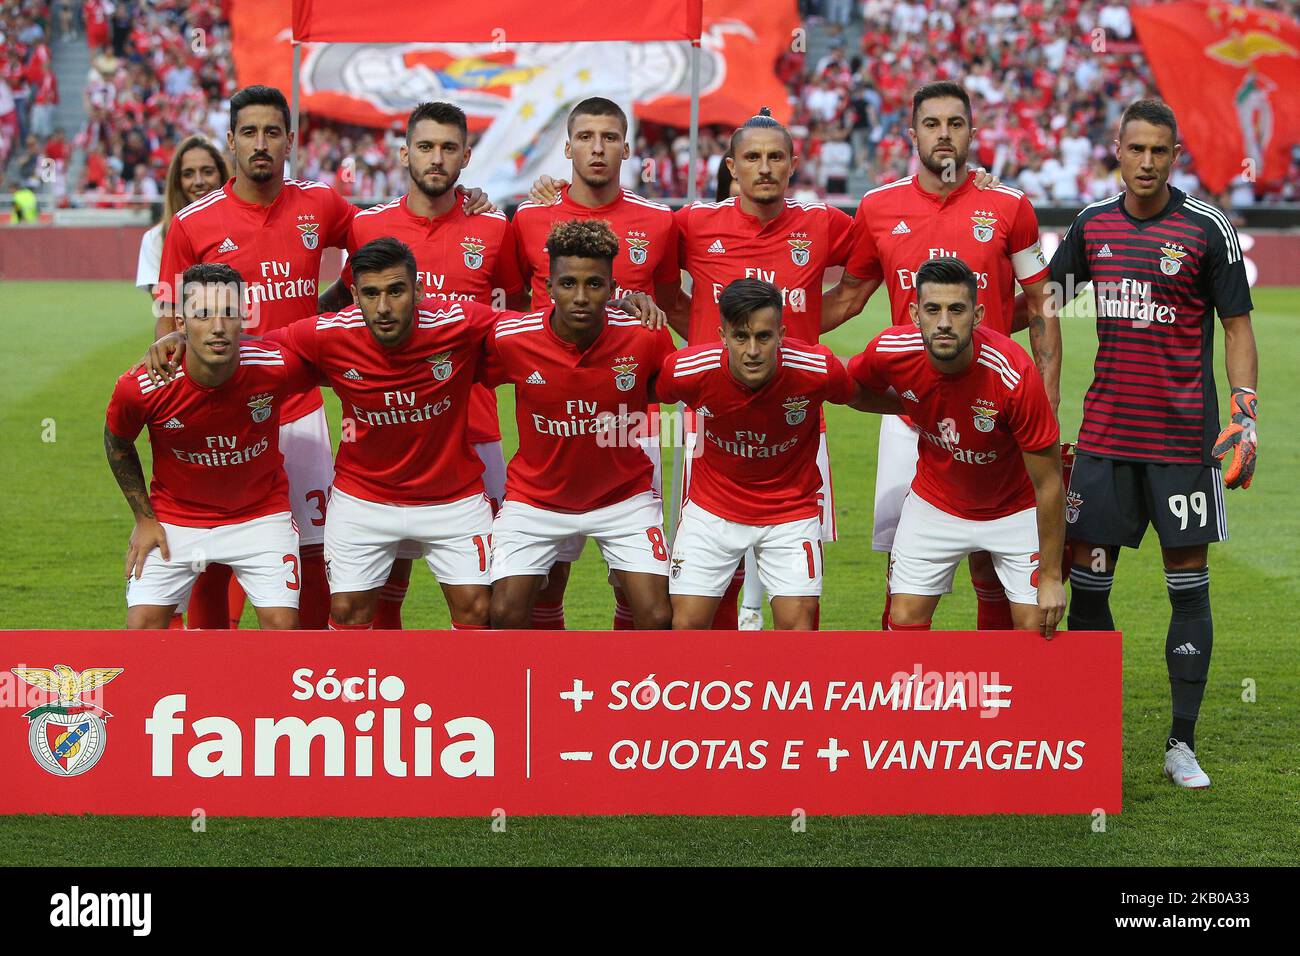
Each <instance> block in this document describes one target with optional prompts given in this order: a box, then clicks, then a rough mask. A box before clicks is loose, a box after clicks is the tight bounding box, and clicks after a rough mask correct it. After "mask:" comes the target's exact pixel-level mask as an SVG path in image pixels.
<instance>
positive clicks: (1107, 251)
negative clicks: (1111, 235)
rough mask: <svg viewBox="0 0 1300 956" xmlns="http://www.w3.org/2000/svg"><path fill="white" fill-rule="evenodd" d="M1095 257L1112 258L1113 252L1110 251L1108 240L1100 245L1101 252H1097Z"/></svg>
mask: <svg viewBox="0 0 1300 956" xmlns="http://www.w3.org/2000/svg"><path fill="white" fill-rule="evenodd" d="M1097 258H1098V259H1111V258H1114V253H1112V252H1111V251H1110V243H1109V242H1108V243H1106V244H1105V245H1104V246H1102V247H1101V252H1099V253H1097Z"/></svg>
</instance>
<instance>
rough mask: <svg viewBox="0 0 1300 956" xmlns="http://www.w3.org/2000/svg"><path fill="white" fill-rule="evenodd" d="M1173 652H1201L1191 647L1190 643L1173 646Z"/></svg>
mask: <svg viewBox="0 0 1300 956" xmlns="http://www.w3.org/2000/svg"><path fill="white" fill-rule="evenodd" d="M1174 653H1175V654H1189V655H1190V654H1200V653H1201V652H1200V651H1199V650H1197V649H1196V648H1195V647H1193V646H1192V645H1191V644H1179V645H1178V646H1177V647H1175V648H1174Z"/></svg>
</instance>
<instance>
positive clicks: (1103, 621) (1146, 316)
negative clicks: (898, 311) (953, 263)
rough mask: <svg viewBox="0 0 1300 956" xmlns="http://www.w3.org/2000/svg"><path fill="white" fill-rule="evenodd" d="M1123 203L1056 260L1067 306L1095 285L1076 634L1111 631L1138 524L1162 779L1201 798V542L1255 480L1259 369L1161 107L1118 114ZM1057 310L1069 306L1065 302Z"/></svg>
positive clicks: (1077, 483) (1075, 515) (1205, 592)
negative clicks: (1157, 585) (1159, 694)
mask: <svg viewBox="0 0 1300 956" xmlns="http://www.w3.org/2000/svg"><path fill="white" fill-rule="evenodd" d="M1115 148H1116V157H1117V158H1118V160H1119V163H1120V174H1121V175H1122V176H1123V179H1124V186H1125V189H1124V192H1122V193H1120V194H1119V195H1118V196H1114V197H1112V198H1110V199H1105V200H1102V201H1101V202H1096V203H1093V204H1092V205H1091V206H1088V207H1087V208H1085V209H1084V210H1083V211H1082V212H1081V213H1079V216H1078V218H1077V219H1075V221H1074V223H1073V225H1071V226H1070V230H1069V232H1068V233H1066V236H1065V239H1064V240H1063V241H1062V243H1061V245H1060V247H1059V248H1058V249H1057V251H1056V254H1055V255H1054V256H1053V257H1052V265H1051V272H1052V275H1051V279H1052V282H1053V284H1054V287H1055V288H1056V289H1057V290H1060V291H1062V292H1065V293H1066V295H1068V296H1072V295H1073V290H1074V289H1075V288H1077V287H1078V286H1079V285H1080V284H1082V283H1084V282H1092V284H1093V295H1094V297H1095V300H1096V305H1097V341H1098V348H1097V360H1096V366H1095V377H1094V379H1093V383H1092V385H1091V387H1090V388H1089V389H1088V393H1087V396H1086V397H1085V398H1084V402H1083V424H1082V426H1081V427H1080V429H1079V441H1078V445H1077V447H1076V457H1075V463H1074V471H1073V474H1072V475H1071V479H1070V490H1069V493H1068V494H1067V496H1066V520H1067V522H1068V527H1067V534H1068V536H1069V538H1070V540H1071V541H1072V542H1073V564H1072V567H1071V569H1070V608H1069V618H1068V624H1069V627H1070V628H1071V629H1072V630H1113V629H1114V627H1115V621H1114V619H1113V618H1112V617H1111V612H1110V589H1111V582H1112V580H1113V578H1114V572H1115V563H1116V561H1117V560H1118V558H1119V549H1120V548H1121V547H1127V548H1136V547H1138V546H1139V545H1140V544H1141V542H1142V536H1143V534H1144V532H1145V531H1146V528H1147V525H1148V524H1150V525H1154V527H1155V529H1156V533H1157V534H1158V535H1159V537H1160V547H1161V553H1162V555H1163V558H1164V567H1165V582H1166V585H1167V588H1168V592H1169V602H1170V604H1171V605H1172V606H1173V614H1172V617H1171V619H1170V622H1169V631H1168V634H1167V636H1166V639H1165V661H1166V663H1167V665H1168V668H1169V683H1170V688H1171V691H1172V696H1173V720H1172V723H1171V725H1170V729H1169V734H1168V737H1167V739H1166V743H1165V775H1166V776H1167V777H1168V778H1169V779H1170V780H1172V781H1173V782H1174V783H1175V784H1177V785H1178V786H1180V787H1190V788H1203V787H1208V786H1209V785H1210V778H1209V776H1208V775H1207V774H1206V773H1205V771H1203V770H1202V769H1201V766H1200V764H1199V763H1198V761H1197V759H1196V753H1195V751H1196V718H1197V715H1198V714H1199V712H1200V708H1201V697H1202V695H1203V694H1204V693H1205V682H1206V677H1207V676H1208V674H1209V670H1210V651H1211V649H1212V647H1213V643H1214V624H1213V620H1212V618H1211V615H1210V569H1209V565H1208V560H1207V559H1208V551H1209V544H1210V542H1213V541H1224V540H1227V537H1228V520H1227V515H1226V513H1225V511H1224V505H1223V487H1224V485H1225V484H1226V485H1227V487H1229V488H1248V487H1249V486H1250V482H1251V477H1252V476H1253V474H1254V471H1255V454H1256V449H1257V442H1256V436H1255V412H1256V400H1255V386H1256V375H1257V371H1258V361H1257V356H1256V351H1255V335H1254V332H1253V331H1252V330H1251V325H1250V310H1251V301H1250V289H1249V285H1248V283H1247V280H1246V269H1245V264H1244V262H1243V259H1242V254H1241V246H1240V244H1239V243H1238V240H1237V233H1236V230H1235V229H1234V228H1233V226H1232V223H1230V222H1229V221H1228V218H1227V217H1226V216H1225V215H1224V214H1223V213H1222V212H1221V211H1219V210H1218V209H1216V208H1215V207H1213V206H1211V205H1209V204H1208V203H1205V202H1202V201H1201V200H1199V199H1196V198H1194V197H1192V196H1189V195H1187V194H1186V193H1184V192H1182V191H1180V190H1178V189H1175V188H1173V187H1171V186H1169V185H1168V179H1169V173H1170V171H1171V169H1172V168H1173V166H1174V163H1175V162H1176V161H1177V159H1178V156H1179V154H1180V153H1181V151H1182V147H1181V146H1180V145H1179V144H1178V129H1177V123H1176V121H1175V119H1174V114H1173V111H1172V110H1171V109H1170V108H1169V107H1168V106H1167V105H1165V104H1164V103H1162V102H1160V101H1158V100H1138V101H1137V102H1135V103H1132V104H1130V105H1129V106H1128V108H1127V109H1125V110H1124V114H1123V116H1122V117H1121V119H1120V128H1119V139H1118V140H1117V141H1116V143H1115ZM1062 298H1065V296H1062ZM1216 312H1217V313H1218V316H1219V322H1220V324H1221V325H1222V326H1223V335H1224V345H1225V352H1226V360H1227V361H1226V364H1227V377H1228V385H1229V387H1230V388H1231V398H1230V399H1229V414H1230V416H1231V421H1230V422H1229V423H1228V425H1227V427H1226V428H1223V429H1222V431H1220V422H1219V413H1218V398H1217V396H1216V392H1215V382H1214V368H1213V358H1214V315H1215V313H1216Z"/></svg>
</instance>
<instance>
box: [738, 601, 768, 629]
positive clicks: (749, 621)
mask: <svg viewBox="0 0 1300 956" xmlns="http://www.w3.org/2000/svg"><path fill="white" fill-rule="evenodd" d="M736 626H737V628H739V629H740V630H742V631H761V630H762V629H763V612H762V611H761V610H759V609H758V608H754V607H745V606H744V605H743V604H742V605H741V607H740V614H739V615H738V616H737V618H736Z"/></svg>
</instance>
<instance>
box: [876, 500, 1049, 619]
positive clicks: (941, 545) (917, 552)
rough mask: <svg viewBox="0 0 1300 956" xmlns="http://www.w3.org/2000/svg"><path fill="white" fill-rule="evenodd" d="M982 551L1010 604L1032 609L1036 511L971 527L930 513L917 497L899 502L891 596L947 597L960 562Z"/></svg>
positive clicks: (973, 523) (935, 510) (1035, 591)
mask: <svg viewBox="0 0 1300 956" xmlns="http://www.w3.org/2000/svg"><path fill="white" fill-rule="evenodd" d="M973 551H987V552H988V553H989V554H990V555H992V557H993V568H994V570H996V571H997V575H998V580H999V581H1001V582H1002V587H1003V588H1004V589H1005V590H1006V592H1007V599H1008V600H1009V601H1011V602H1013V603H1015V604H1029V605H1036V604H1037V603H1038V586H1037V585H1036V584H1034V578H1035V574H1036V572H1037V571H1038V510H1037V509H1036V508H1026V509H1025V510H1024V511H1017V512H1016V513H1015V514H1011V515H1007V516H1006V517H1004V518H993V519H992V520H989V521H971V520H969V519H967V518H958V517H957V516H956V515H950V514H948V512H946V511H942V510H940V509H939V508H936V507H935V506H934V505H932V504H930V502H928V501H926V500H925V499H924V498H922V497H921V496H920V495H916V494H911V495H908V496H907V500H906V501H904V502H903V514H902V516H901V518H900V519H899V522H898V534H897V535H896V536H895V537H894V548H893V560H892V561H891V563H890V569H889V593H891V594H948V593H950V592H951V591H952V578H953V573H954V572H955V571H956V570H957V565H958V564H959V563H960V562H961V559H962V558H964V557H966V556H967V555H969V554H970V553H971V552H973Z"/></svg>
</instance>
